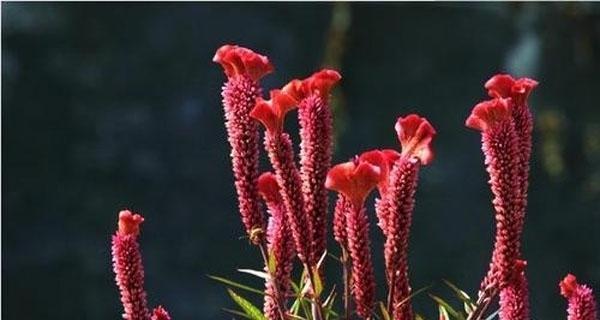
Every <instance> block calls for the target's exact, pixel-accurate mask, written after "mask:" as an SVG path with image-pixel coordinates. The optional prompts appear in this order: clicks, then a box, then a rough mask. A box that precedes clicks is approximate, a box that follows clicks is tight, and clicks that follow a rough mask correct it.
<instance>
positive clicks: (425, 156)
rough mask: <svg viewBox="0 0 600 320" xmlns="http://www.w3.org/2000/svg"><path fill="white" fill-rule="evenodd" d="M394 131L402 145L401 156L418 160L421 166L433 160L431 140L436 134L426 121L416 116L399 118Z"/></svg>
mask: <svg viewBox="0 0 600 320" xmlns="http://www.w3.org/2000/svg"><path fill="white" fill-rule="evenodd" d="M395 129H396V133H397V135H398V140H400V144H401V145H402V156H404V157H415V158H418V159H419V160H421V163H422V164H423V165H428V164H429V163H430V162H431V161H432V160H433V149H432V148H431V140H432V139H433V137H434V136H435V134H436V132H435V129H433V127H432V126H431V124H430V123H429V121H427V119H425V118H423V117H420V116H418V115H416V114H411V115H408V116H406V117H404V118H403V117H400V118H398V121H397V122H396V126H395Z"/></svg>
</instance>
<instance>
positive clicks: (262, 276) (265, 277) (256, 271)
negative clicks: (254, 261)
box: [237, 269, 271, 280]
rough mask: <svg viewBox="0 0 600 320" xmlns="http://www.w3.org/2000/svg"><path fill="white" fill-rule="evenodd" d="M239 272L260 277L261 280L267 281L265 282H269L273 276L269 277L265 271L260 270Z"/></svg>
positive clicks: (239, 270) (241, 270)
mask: <svg viewBox="0 0 600 320" xmlns="http://www.w3.org/2000/svg"><path fill="white" fill-rule="evenodd" d="M237 271H238V272H241V273H247V274H250V275H253V276H255V277H259V278H261V279H265V280H269V279H271V276H269V274H268V273H266V272H264V271H259V270H252V269H238V270H237Z"/></svg>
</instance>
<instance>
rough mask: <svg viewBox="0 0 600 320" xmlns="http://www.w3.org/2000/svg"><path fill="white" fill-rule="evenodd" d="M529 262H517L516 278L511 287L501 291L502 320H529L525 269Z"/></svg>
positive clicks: (512, 280)
mask: <svg viewBox="0 0 600 320" xmlns="http://www.w3.org/2000/svg"><path fill="white" fill-rule="evenodd" d="M526 266H527V262H526V261H523V260H517V261H516V263H515V267H514V269H513V270H514V276H513V278H512V279H511V281H510V283H509V285H508V286H507V287H506V288H504V289H503V290H502V291H500V313H499V317H500V320H529V289H528V285H527V277H526V276H525V267H526Z"/></svg>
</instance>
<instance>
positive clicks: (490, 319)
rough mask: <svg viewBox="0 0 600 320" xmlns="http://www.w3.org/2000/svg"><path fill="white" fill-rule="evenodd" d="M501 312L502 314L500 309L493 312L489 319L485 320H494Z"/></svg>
mask: <svg viewBox="0 0 600 320" xmlns="http://www.w3.org/2000/svg"><path fill="white" fill-rule="evenodd" d="M499 312H500V309H498V310H496V311H494V312H492V314H490V315H489V316H488V317H487V318H485V320H492V319H494V318H495V317H496V316H497V315H498V313H499Z"/></svg>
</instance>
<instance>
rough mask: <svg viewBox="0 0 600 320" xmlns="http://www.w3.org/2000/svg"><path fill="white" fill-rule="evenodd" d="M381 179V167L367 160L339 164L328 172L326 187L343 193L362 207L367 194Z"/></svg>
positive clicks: (356, 205) (355, 204) (357, 205)
mask: <svg viewBox="0 0 600 320" xmlns="http://www.w3.org/2000/svg"><path fill="white" fill-rule="evenodd" d="M380 179H381V169H380V168H379V167H377V166H374V165H372V164H370V163H368V162H366V161H363V162H360V161H358V164H356V163H355V162H353V161H350V162H345V163H341V164H338V165H336V166H334V167H333V168H331V169H330V170H329V172H328V173H327V179H326V180H325V187H326V188H328V189H331V190H335V191H337V192H340V193H342V194H343V195H344V196H346V197H347V198H348V199H349V200H350V201H351V202H352V203H353V205H354V206H355V207H357V208H360V207H362V204H363V202H364V201H365V199H366V197H367V195H368V194H369V192H371V190H373V188H375V186H376V185H377V183H379V181H380Z"/></svg>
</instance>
